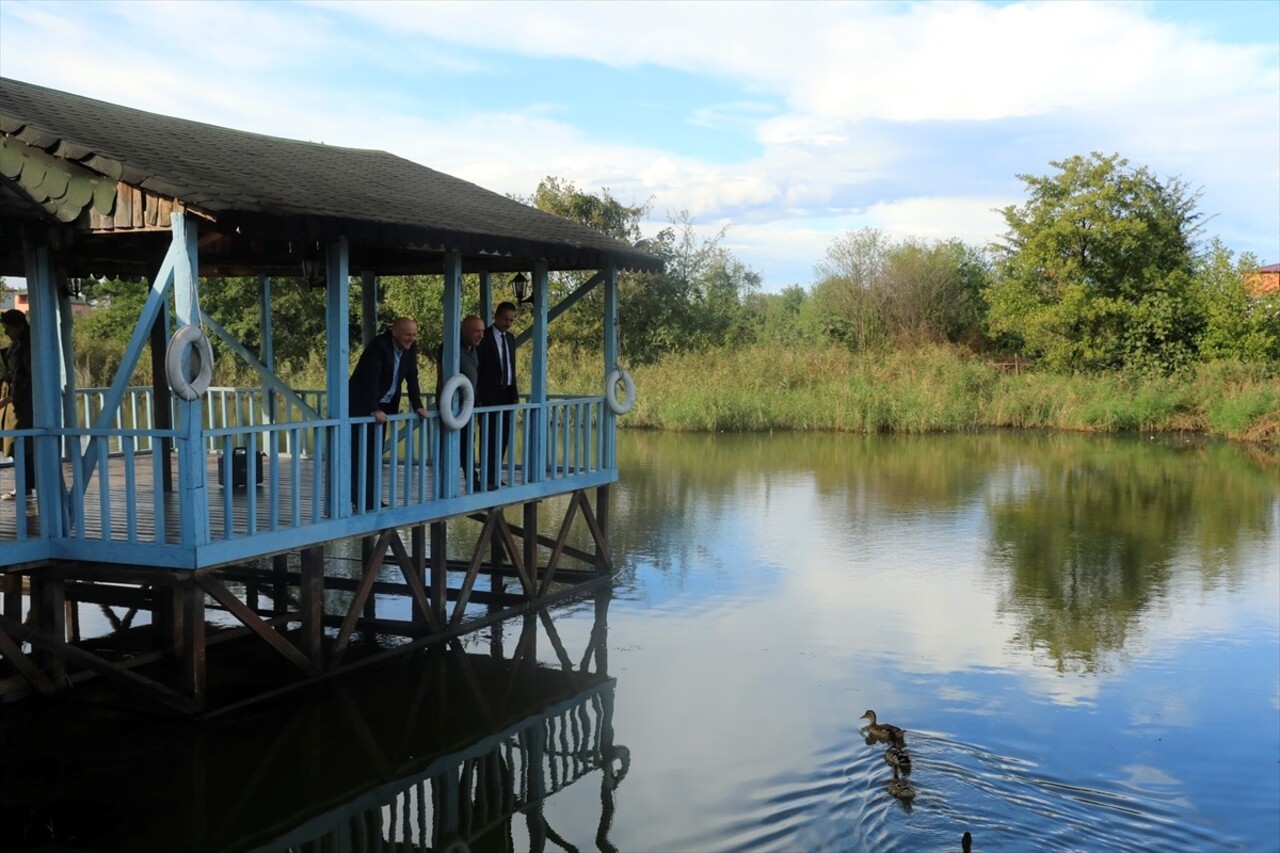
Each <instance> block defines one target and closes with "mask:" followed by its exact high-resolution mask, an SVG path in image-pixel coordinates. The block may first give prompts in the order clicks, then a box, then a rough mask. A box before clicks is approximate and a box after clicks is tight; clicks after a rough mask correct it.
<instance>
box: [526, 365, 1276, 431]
mask: <svg viewBox="0 0 1280 853" xmlns="http://www.w3.org/2000/svg"><path fill="white" fill-rule="evenodd" d="M549 362H550V364H549V370H550V376H549V379H550V387H551V388H552V389H553V392H554V393H584V394H585V393H600V392H599V383H600V379H599V376H600V372H601V366H600V361H599V356H598V355H596V354H591V355H586V354H580V353H574V352H571V351H568V350H566V349H565V348H559V347H553V348H552V353H551V354H550V358H549ZM624 363H625V359H624ZM629 370H630V372H631V374H632V376H633V377H634V379H635V383H636V388H637V394H636V402H635V405H634V407H633V408H632V409H631V411H630V412H629V413H628V414H627V415H626V416H625V417H622V418H620V420H619V424H620V425H621V426H623V427H626V428H629V429H660V430H667V431H674V432H679V431H686V432H762V431H769V430H790V431H807V430H812V431H826V432H852V433H877V432H898V433H914V434H922V433H948V432H966V431H978V430H985V429H1002V428H1012V429H1052V430H1063V431H1072V432H1094V433H1129V432H1133V433H1137V432H1143V433H1145V432H1152V433H1178V432H1195V433H1202V434H1205V435H1208V436H1214V437H1220V438H1227V439H1231V440H1233V441H1241V442H1249V443H1256V444H1260V445H1266V446H1269V447H1280V370H1277V369H1275V368H1270V367H1268V366H1264V365H1259V364H1247V363H1240V362H1212V363H1208V364H1202V365H1198V366H1197V367H1195V368H1194V369H1191V370H1189V371H1188V372H1187V373H1185V374H1180V375H1174V376H1140V375H1131V374H1125V373H1118V372H1113V373H1090V374H1076V375H1061V374H1054V373H1047V372H1042V371H1037V370H1035V369H1027V368H1026V367H1025V366H1018V367H1015V366H1013V365H1009V364H1000V363H997V362H995V361H992V360H987V359H984V358H982V357H981V356H976V355H973V354H972V353H970V352H968V351H967V350H964V349H961V348H958V347H952V346H922V347H917V348H912V349H907V350H903V349H894V350H888V349H886V350H881V351H874V352H853V351H850V350H849V349H847V348H844V347H841V346H838V345H827V346H816V347H815V346H812V345H807V346H797V347H784V346H781V345H758V346H751V347H745V348H733V349H731V350H730V349H711V350H707V351H705V352H698V353H682V354H678V355H670V356H668V357H666V358H663V359H662V360H660V361H659V362H657V363H654V364H646V365H636V366H634V367H630V368H629Z"/></svg>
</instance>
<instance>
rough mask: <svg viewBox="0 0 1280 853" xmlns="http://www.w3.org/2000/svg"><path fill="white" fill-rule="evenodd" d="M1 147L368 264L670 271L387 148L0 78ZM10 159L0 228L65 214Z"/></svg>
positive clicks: (216, 220)
mask: <svg viewBox="0 0 1280 853" xmlns="http://www.w3.org/2000/svg"><path fill="white" fill-rule="evenodd" d="M4 140H16V142H11V143H10V148H11V149H13V150H18V149H21V150H25V151H28V152H31V150H32V149H36V148H38V149H40V151H43V152H47V153H48V154H50V155H52V156H53V158H57V159H59V160H61V161H63V162H64V163H65V162H67V161H70V163H72V164H75V165H76V166H81V167H84V169H86V170H88V172H87V173H86V174H88V173H93V175H94V180H95V181H98V182H100V183H101V186H98V189H99V190H106V189H107V188H108V187H113V186H114V183H115V182H116V181H120V182H123V183H125V184H129V185H131V186H133V187H137V188H139V189H141V190H143V191H145V192H147V193H150V194H153V195H155V196H160V197H164V198H171V199H173V200H175V201H177V202H179V203H180V204H181V205H183V206H185V207H188V208H190V209H194V210H196V211H199V212H202V213H204V214H207V215H208V217H209V218H210V220H211V221H212V226H211V227H212V228H213V229H214V230H216V231H218V232H221V233H223V234H227V235H239V236H242V237H262V238H267V239H268V240H271V239H274V240H277V241H278V240H294V239H309V240H323V239H328V238H332V237H336V236H338V235H345V236H346V237H347V238H348V239H349V240H350V242H351V245H352V248H353V260H354V259H355V258H356V257H358V256H361V253H362V252H363V253H364V254H363V257H364V258H365V260H366V263H367V264H369V265H372V266H375V267H376V266H377V264H378V260H379V259H382V260H383V261H385V262H386V263H387V264H390V265H391V266H394V267H396V270H395V271H409V270H406V269H404V267H405V266H406V264H408V265H415V264H416V265H419V266H420V268H419V269H417V270H413V271H417V272H426V271H437V270H438V269H439V266H438V263H435V260H436V259H438V257H439V254H440V253H441V252H443V251H460V252H462V254H463V255H464V257H465V258H466V259H467V264H468V266H469V267H470V268H488V269H492V270H496V271H500V270H515V269H528V268H529V265H530V263H529V262H530V261H531V260H532V259H535V258H544V259H546V260H547V262H548V264H549V266H550V268H551V269H599V268H602V267H605V266H608V265H610V264H616V265H617V266H618V267H619V268H623V269H644V270H658V269H661V267H662V262H661V260H659V259H658V258H655V257H654V256H652V255H649V254H647V253H644V252H641V251H639V250H637V249H635V248H633V247H631V246H630V245H628V244H626V243H623V242H621V241H618V240H614V239H613V238H610V237H607V236H605V235H603V234H600V233H598V232H596V231H593V230H591V229H589V228H586V227H584V226H581V225H578V224H577V223H574V222H570V221H568V220H565V219H561V218H559V217H556V216H552V215H550V214H547V213H543V212H542V211H539V210H537V209H536V208H533V207H530V206H528V205H525V204H521V203H520V202H517V201H514V200H512V199H509V198H506V197H505V196H502V195H499V194H497V193H494V192H490V191H489V190H486V189H483V188H481V187H479V186H476V185H475V184H472V183H468V182H467V181H464V180H461V179H459V178H455V177H452V176H450V175H446V174H444V173H443V172H438V171H436V170H434V169H429V168H427V167H426V166H421V165H419V164H417V163H413V162H411V161H409V160H405V159H403V158H401V157H397V156H395V155H393V154H388V153H386V152H384V151H373V150H365V149H357V148H341V147H337V146H333V145H324V144H319V143H312V142H299V141H296V140H291V139H281V138H278V137H273V136H264V135H261V134H256V133H246V132H243V131H238V130H231V129H228V128H224V127H217V126H215V125H210V124H202V123H200V122H194V121H188V120H185V119H178V118H171V117H168V116H162V115H157V114H155V113H148V112H143V111H141V110H135V109H130V108H128V107H122V106H118V105H115V104H109V103H106V102H103V101H97V100H93V99H91V98H85V97H81V96H78V95H73V94H69V93H67V92H60V91H57V90H54V89H47V88H44V87H42V86H36V85H33V84H30V83H23V82H19V81H16V80H9V79H4V78H0V141H4ZM13 150H10V151H8V152H3V153H6V154H7V155H9V156H8V161H9V167H8V168H7V169H4V170H0V171H2V172H3V174H2V175H0V219H8V220H10V222H12V221H13V220H15V219H21V220H30V219H42V220H44V221H49V220H50V219H51V218H53V216H52V215H51V213H50V212H51V211H53V210H54V208H55V207H56V205H54V204H53V202H52V201H50V200H49V199H48V198H47V195H46V197H45V198H43V199H42V198H41V193H40V192H39V191H38V190H39V188H38V187H37V188H36V189H32V188H31V187H29V186H28V184H30V183H31V181H23V180H20V176H17V175H13V174H11V173H12V172H13V170H14V168H16V167H14V166H13V165H12V164H13ZM39 156H41V155H39V154H38V153H31V159H36V158H37V157H39ZM67 168H68V169H72V170H74V169H75V166H68V167H67ZM97 176H105V179H103V178H98V177H97ZM73 178H74V176H73ZM38 180H39V178H38V177H37V178H36V181H38ZM73 183H74V180H73ZM95 186H97V184H95ZM46 190H47V186H46ZM101 195H102V193H101V192H99V196H101ZM28 199H30V200H31V201H28ZM97 201H98V202H101V201H102V199H101V198H98V199H97ZM41 202H43V207H42V206H41ZM85 206H86V207H87V206H88V203H85ZM78 212H79V209H78V208H77V209H76V210H74V211H72V212H71V213H78ZM99 212H103V211H101V210H100V211H99ZM62 215H63V221H66V216H68V215H70V214H67V213H66V212H65V211H64V212H63V214H62ZM206 227H209V226H206ZM116 236H119V235H116ZM99 242H100V243H101V242H102V241H99ZM237 242H238V243H239V244H241V246H242V248H241V249H240V253H241V255H243V257H241V258H239V259H238V262H240V263H242V264H243V263H247V262H248V261H249V260H251V258H250V256H249V255H248V253H247V252H248V250H247V249H246V248H244V246H247V244H248V242H249V241H248V240H238V241H237ZM119 245H120V246H124V245H127V244H126V243H125V242H124V241H119ZM96 251H97V252H98V253H99V254H101V252H102V251H103V248H102V245H100V246H99V247H98V248H97V250H96ZM202 254H203V250H202ZM19 274H20V273H19Z"/></svg>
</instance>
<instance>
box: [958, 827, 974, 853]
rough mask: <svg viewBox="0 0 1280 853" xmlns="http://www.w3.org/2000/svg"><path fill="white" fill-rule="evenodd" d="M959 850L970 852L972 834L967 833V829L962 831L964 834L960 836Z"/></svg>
mask: <svg viewBox="0 0 1280 853" xmlns="http://www.w3.org/2000/svg"><path fill="white" fill-rule="evenodd" d="M960 850H961V851H962V853H972V851H973V836H972V835H970V834H969V830H967V829H966V830H965V831H964V835H962V836H960Z"/></svg>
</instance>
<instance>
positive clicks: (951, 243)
mask: <svg viewBox="0 0 1280 853" xmlns="http://www.w3.org/2000/svg"><path fill="white" fill-rule="evenodd" d="M816 271H817V273H818V275H819V276H820V281H819V282H818V284H817V285H816V286H815V287H814V294H813V295H814V301H815V302H816V303H817V306H818V307H819V308H820V310H821V311H822V312H824V313H825V315H826V318H827V319H826V324H825V327H826V330H827V333H828V335H829V336H830V337H832V338H834V339H836V340H841V341H844V342H845V343H846V344H848V345H849V346H851V347H853V348H854V349H866V348H868V347H872V346H876V345H879V344H882V343H884V342H886V341H888V340H891V339H892V340H897V341H900V342H903V343H913V344H919V343H928V342H939V341H948V342H952V343H956V342H960V341H965V342H969V343H974V342H976V339H977V337H978V334H979V327H980V323H981V316H982V302H981V290H982V287H983V285H984V284H985V282H986V280H987V276H988V265H987V261H986V259H985V257H984V256H983V255H982V253H981V252H979V251H978V250H976V249H973V248H971V247H969V246H966V245H965V244H964V243H963V242H961V241H960V240H947V241H934V242H928V241H924V240H918V239H914V238H911V239H907V240H903V241H901V242H898V243H893V242H891V241H890V240H889V238H888V237H887V236H886V235H885V234H884V232H882V231H880V230H878V229H874V228H863V229H861V230H859V231H852V232H848V233H846V234H842V235H840V236H838V237H836V238H835V239H834V240H833V241H832V242H831V245H830V246H829V247H828V248H827V254H826V258H825V260H824V261H823V262H822V263H820V264H818V266H817V268H816Z"/></svg>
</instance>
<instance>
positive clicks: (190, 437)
mask: <svg viewBox="0 0 1280 853" xmlns="http://www.w3.org/2000/svg"><path fill="white" fill-rule="evenodd" d="M172 225H173V238H172V239H173V245H174V246H175V247H180V251H181V255H180V256H179V258H178V259H175V263H174V266H173V306H174V319H175V320H176V325H177V327H178V328H181V327H182V326H189V325H192V324H195V325H199V323H200V276H199V270H200V265H199V249H198V247H197V245H196V239H197V237H198V235H197V232H196V228H195V224H194V223H191V222H188V221H187V219H186V217H185V216H184V215H183V214H181V213H175V214H173V219H172ZM177 407H178V420H179V423H178V517H179V518H180V519H181V522H180V523H181V530H182V544H183V545H184V546H187V547H192V546H195V547H198V546H200V545H207V544H208V543H209V542H210V532H209V484H208V482H207V480H208V478H207V477H206V476H205V463H204V442H203V440H202V433H203V426H204V423H203V420H204V409H203V402H202V401H201V400H200V398H198V397H197V398H196V399H194V400H190V401H188V400H182V399H179V400H177ZM228 464H230V462H229V461H228Z"/></svg>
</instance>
